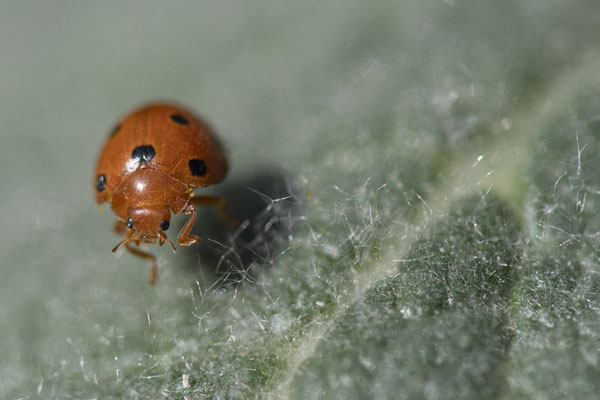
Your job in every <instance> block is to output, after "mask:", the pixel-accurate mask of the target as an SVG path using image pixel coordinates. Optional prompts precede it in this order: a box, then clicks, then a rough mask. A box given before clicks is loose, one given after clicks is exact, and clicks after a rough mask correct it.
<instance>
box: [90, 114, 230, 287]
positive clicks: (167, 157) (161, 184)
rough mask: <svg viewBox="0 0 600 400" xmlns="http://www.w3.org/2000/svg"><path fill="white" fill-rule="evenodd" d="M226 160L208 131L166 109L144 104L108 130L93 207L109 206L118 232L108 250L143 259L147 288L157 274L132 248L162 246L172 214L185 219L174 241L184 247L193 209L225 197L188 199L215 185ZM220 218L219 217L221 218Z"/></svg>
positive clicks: (189, 236)
mask: <svg viewBox="0 0 600 400" xmlns="http://www.w3.org/2000/svg"><path fill="white" fill-rule="evenodd" d="M226 174H227V160H226V159H225V154H224V152H223V149H222V148H221V146H220V145H219V142H218V140H217V138H216V136H215V134H214V133H213V132H212V131H211V129H210V128H209V127H208V126H207V125H206V124H205V123H204V122H203V121H202V120H201V119H200V118H198V117H196V116H194V114H192V113H191V112H190V111H188V110H186V109H184V108H181V107H177V106H174V105H170V104H150V105H147V106H145V107H142V108H140V109H138V110H135V111H134V112H132V113H131V114H129V115H128V116H127V117H126V118H125V119H123V120H122V121H121V122H120V123H118V124H117V125H116V126H115V127H114V128H113V129H112V130H111V132H110V135H109V137H108V139H107V141H106V143H105V144H104V148H103V149H102V152H101V153H100V158H99V159H98V165H97V167H96V173H95V175H94V188H95V191H96V201H97V202H98V204H102V203H105V202H107V203H109V204H110V206H111V208H112V210H113V212H114V213H115V214H116V216H117V218H118V221H117V223H116V224H115V228H114V230H115V231H116V232H118V233H121V234H124V235H125V237H124V239H123V240H122V241H121V242H119V243H118V244H117V245H116V246H115V247H114V248H113V250H112V251H113V252H115V251H117V249H118V248H119V247H120V246H121V245H124V246H125V248H126V249H127V250H128V251H129V252H131V253H132V254H134V255H136V256H138V257H142V258H145V259H147V260H148V261H150V264H151V268H150V283H151V284H154V282H155V280H156V277H157V272H158V270H157V266H156V258H155V257H154V255H152V254H151V253H148V252H145V251H142V250H140V249H139V248H137V247H132V245H131V242H135V243H136V245H137V246H139V245H140V244H141V243H142V242H147V243H156V241H157V240H158V243H159V244H160V245H161V246H162V245H163V244H164V243H169V244H170V245H171V247H172V248H173V251H176V248H175V245H174V244H173V243H172V242H171V241H170V240H168V239H167V235H166V233H165V231H166V230H167V229H169V225H170V221H171V213H173V214H181V213H183V214H190V215H191V216H190V218H189V219H188V221H187V223H186V224H185V225H184V226H183V228H182V229H181V231H180V232H179V235H178V236H177V242H178V243H179V244H180V245H182V246H190V245H192V244H194V243H196V242H198V241H200V238H199V237H198V236H195V235H192V234H190V231H191V230H192V227H193V226H194V221H195V219H196V208H195V206H196V205H218V206H219V214H221V215H224V207H225V200H224V199H223V198H220V197H213V196H195V195H194V192H193V189H194V188H199V187H206V186H210V185H214V184H216V183H219V182H221V181H222V180H223V179H224V178H225V175H226ZM225 218H226V217H225Z"/></svg>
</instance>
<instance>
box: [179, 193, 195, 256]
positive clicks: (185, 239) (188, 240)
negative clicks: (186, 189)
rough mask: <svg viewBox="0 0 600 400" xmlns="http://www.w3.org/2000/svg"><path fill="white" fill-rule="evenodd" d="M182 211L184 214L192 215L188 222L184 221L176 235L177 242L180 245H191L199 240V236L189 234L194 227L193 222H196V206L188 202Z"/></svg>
mask: <svg viewBox="0 0 600 400" xmlns="http://www.w3.org/2000/svg"><path fill="white" fill-rule="evenodd" d="M183 212H184V213H185V214H192V216H191V217H190V219H188V222H186V223H185V225H184V226H183V228H181V231H180V232H179V235H177V243H179V244H180V245H181V246H191V245H193V244H194V243H198V242H199V241H200V237H198V236H196V235H191V234H190V232H191V230H192V228H193V227H194V222H196V207H194V205H193V204H191V203H190V204H188V206H187V207H186V208H185V210H184V211H183Z"/></svg>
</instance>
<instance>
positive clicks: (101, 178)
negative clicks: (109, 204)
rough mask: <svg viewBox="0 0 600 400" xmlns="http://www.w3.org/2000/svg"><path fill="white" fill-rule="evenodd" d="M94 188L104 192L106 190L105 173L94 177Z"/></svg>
mask: <svg viewBox="0 0 600 400" xmlns="http://www.w3.org/2000/svg"><path fill="white" fill-rule="evenodd" d="M96 190H97V191H99V192H104V191H105V190H106V175H104V174H100V175H98V178H96Z"/></svg>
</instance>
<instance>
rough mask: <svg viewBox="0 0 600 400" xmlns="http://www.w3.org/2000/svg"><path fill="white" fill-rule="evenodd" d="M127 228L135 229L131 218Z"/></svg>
mask: <svg viewBox="0 0 600 400" xmlns="http://www.w3.org/2000/svg"><path fill="white" fill-rule="evenodd" d="M127 227H128V228H129V229H133V220H132V219H131V218H129V219H128V220H127Z"/></svg>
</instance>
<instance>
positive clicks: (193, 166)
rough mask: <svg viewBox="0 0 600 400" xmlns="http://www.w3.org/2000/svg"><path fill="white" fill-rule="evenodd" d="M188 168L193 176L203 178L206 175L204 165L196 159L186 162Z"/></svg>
mask: <svg viewBox="0 0 600 400" xmlns="http://www.w3.org/2000/svg"><path fill="white" fill-rule="evenodd" d="M188 165H189V166H190V171H191V172H192V175H193V176H204V175H206V163H205V162H204V160H199V159H197V158H193V159H191V160H190V161H189V162H188Z"/></svg>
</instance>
